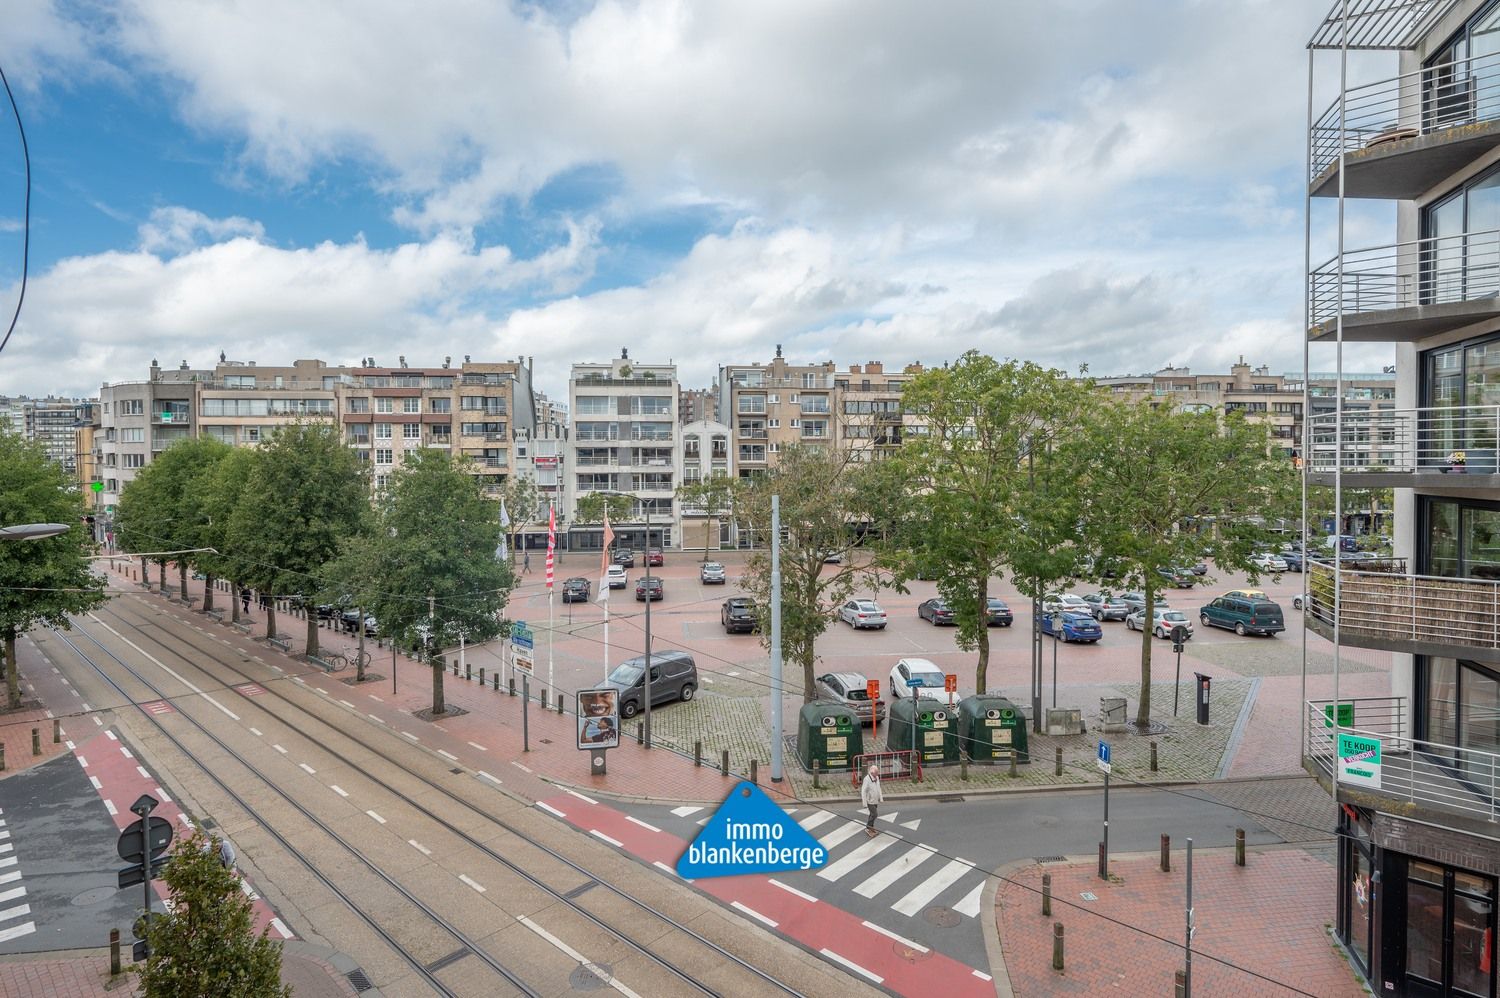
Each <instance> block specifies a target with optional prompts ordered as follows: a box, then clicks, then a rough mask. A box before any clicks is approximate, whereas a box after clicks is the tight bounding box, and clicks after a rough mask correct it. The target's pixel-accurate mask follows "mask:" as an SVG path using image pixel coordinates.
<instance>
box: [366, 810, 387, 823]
mask: <svg viewBox="0 0 1500 998" xmlns="http://www.w3.org/2000/svg"><path fill="white" fill-rule="evenodd" d="M365 814H368V815H369V816H370V817H372V818H374V819H375V820H376V821H378V822H380V823H381V824H382V825H383V824H385V819H384V818H382V817H381V816H380V815H378V814H376V813H375V812H374V811H366V812H365Z"/></svg>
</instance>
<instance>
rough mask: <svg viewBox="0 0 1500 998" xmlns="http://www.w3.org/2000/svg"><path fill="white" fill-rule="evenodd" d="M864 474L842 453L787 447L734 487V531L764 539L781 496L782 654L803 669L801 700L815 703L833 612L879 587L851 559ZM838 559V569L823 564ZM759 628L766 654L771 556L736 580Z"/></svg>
mask: <svg viewBox="0 0 1500 998" xmlns="http://www.w3.org/2000/svg"><path fill="white" fill-rule="evenodd" d="M867 473H869V469H868V467H867V466H863V465H860V464H858V463H857V462H855V461H854V460H853V459H852V457H851V455H850V454H849V452H847V451H840V450H832V449H819V450H813V449H811V448H807V447H803V446H801V445H800V444H792V445H790V446H787V447H785V448H783V449H782V451H781V454H780V456H779V459H778V460H777V463H776V466H775V467H774V468H772V469H770V470H769V471H768V472H766V473H765V474H764V475H758V476H756V477H755V478H750V479H741V480H740V481H739V482H738V483H736V495H735V500H734V508H735V514H736V518H737V519H738V521H739V522H740V523H742V524H743V523H749V524H751V525H753V526H754V529H755V530H756V531H757V532H759V533H760V534H761V535H762V536H766V537H769V536H770V527H771V497H772V496H773V495H774V496H780V500H781V527H782V534H783V538H784V539H783V542H782V545H781V653H782V655H783V657H784V658H785V660H786V661H788V662H792V663H795V664H797V665H800V666H801V667H802V699H803V702H805V703H806V702H811V701H812V699H813V697H814V690H813V679H814V670H815V668H816V666H817V639H818V637H819V636H820V635H821V634H822V633H823V632H824V631H826V630H827V629H828V624H829V622H830V621H832V620H834V619H835V618H836V617H837V615H838V608H839V607H840V606H841V605H842V604H843V603H844V602H845V601H846V600H848V599H849V597H850V596H851V595H852V594H853V593H854V591H855V589H856V588H857V587H860V586H877V587H878V586H879V585H880V576H879V572H878V570H877V569H876V567H875V566H874V565H873V563H870V562H869V561H868V560H865V561H863V563H862V564H856V563H854V562H853V560H852V559H851V558H850V554H851V552H852V551H853V549H854V547H855V545H856V540H857V537H858V533H859V530H860V529H861V528H862V527H863V525H864V524H866V523H868V522H869V520H870V514H871V510H870V503H869V501H868V499H869V495H868V493H866V492H865V491H864V490H863V488H862V484H863V483H862V479H863V477H864V475H865V474H867ZM834 556H837V558H838V559H839V560H838V562H837V563H834V564H828V563H827V560H828V559H829V558H831V557H834ZM741 581H742V583H743V585H744V587H745V591H746V592H748V593H749V594H750V596H751V598H752V599H754V600H755V603H756V607H757V613H758V614H759V617H760V620H761V643H762V644H763V645H764V646H765V647H766V648H767V649H769V648H770V647H771V630H770V626H769V625H770V612H769V607H770V605H771V552H770V550H769V549H768V548H767V549H761V550H757V551H756V552H755V554H753V555H752V556H751V558H750V562H749V564H748V565H747V566H746V568H745V575H744V577H743V578H742V580H741Z"/></svg>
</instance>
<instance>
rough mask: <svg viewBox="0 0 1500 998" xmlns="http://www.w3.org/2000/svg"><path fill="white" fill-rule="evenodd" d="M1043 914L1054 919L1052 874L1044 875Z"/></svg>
mask: <svg viewBox="0 0 1500 998" xmlns="http://www.w3.org/2000/svg"><path fill="white" fill-rule="evenodd" d="M1042 914H1043V915H1045V916H1047V917H1048V918H1051V917H1052V874H1050V873H1044V874H1042Z"/></svg>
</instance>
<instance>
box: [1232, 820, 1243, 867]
mask: <svg viewBox="0 0 1500 998" xmlns="http://www.w3.org/2000/svg"><path fill="white" fill-rule="evenodd" d="M1234 865H1235V866H1244V865H1245V830H1244V829H1243V828H1236V829H1235V830H1234Z"/></svg>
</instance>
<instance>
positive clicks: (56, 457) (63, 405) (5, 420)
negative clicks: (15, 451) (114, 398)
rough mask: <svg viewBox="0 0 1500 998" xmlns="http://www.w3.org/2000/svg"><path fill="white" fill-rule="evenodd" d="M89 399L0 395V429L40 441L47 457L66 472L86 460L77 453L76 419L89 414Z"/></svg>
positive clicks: (78, 420)
mask: <svg viewBox="0 0 1500 998" xmlns="http://www.w3.org/2000/svg"><path fill="white" fill-rule="evenodd" d="M92 405H93V400H92V399H76V398H59V397H57V396H53V395H49V396H47V397H46V398H31V397H29V396H26V395H21V396H17V397H7V396H0V429H5V430H9V431H10V432H12V433H16V434H19V435H20V436H23V437H25V438H26V439H28V440H32V441H35V442H36V443H38V444H40V445H41V447H42V450H43V451H44V452H45V453H46V455H47V458H48V459H49V460H51V461H52V462H54V463H55V464H57V465H59V466H60V467H62V468H63V469H64V470H66V471H67V472H68V473H69V474H77V473H78V469H79V468H80V467H82V466H83V465H85V464H88V463H90V462H88V461H86V460H85V458H86V457H88V455H87V454H86V453H80V450H79V445H78V428H79V425H80V422H87V421H89V420H91V419H92V417H93V410H92V408H91V406H92Z"/></svg>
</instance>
